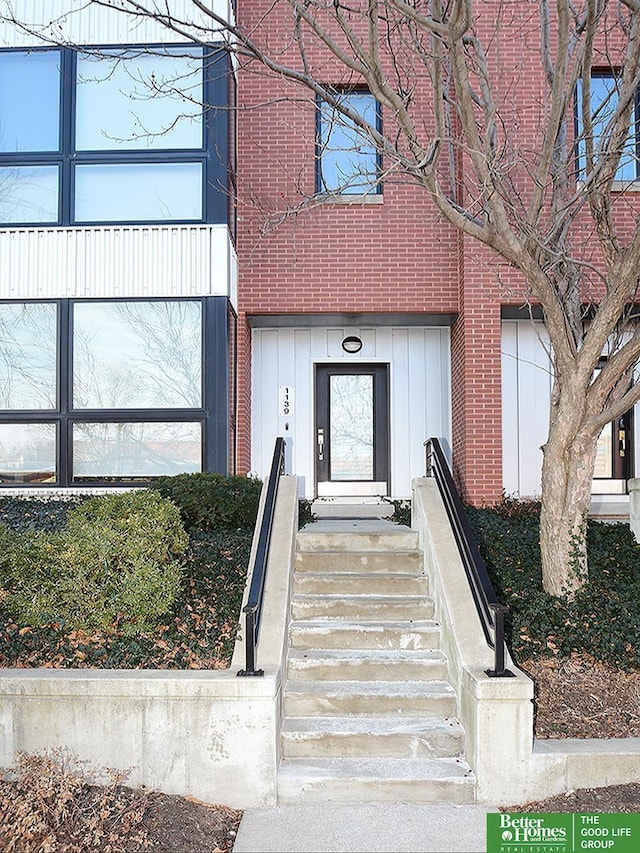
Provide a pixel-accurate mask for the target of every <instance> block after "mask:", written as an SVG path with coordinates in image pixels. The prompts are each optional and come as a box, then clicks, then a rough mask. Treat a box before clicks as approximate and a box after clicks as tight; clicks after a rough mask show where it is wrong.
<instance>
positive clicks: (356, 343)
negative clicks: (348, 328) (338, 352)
mask: <svg viewBox="0 0 640 853" xmlns="http://www.w3.org/2000/svg"><path fill="white" fill-rule="evenodd" d="M342 349H343V350H344V351H345V352H348V353H351V354H353V353H356V352H360V350H361V349H362V341H361V340H360V338H358V337H356V335H347V337H346V338H345V339H344V340H343V341H342Z"/></svg>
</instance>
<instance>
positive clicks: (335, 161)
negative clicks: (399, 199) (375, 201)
mask: <svg viewBox="0 0 640 853" xmlns="http://www.w3.org/2000/svg"><path fill="white" fill-rule="evenodd" d="M336 97H337V98H338V100H339V102H340V104H341V105H342V106H344V107H345V108H347V109H349V110H351V111H352V112H353V113H355V114H357V115H359V116H361V117H362V118H363V119H364V120H365V121H366V122H367V123H368V124H370V125H371V126H372V127H374V128H377V129H380V126H381V124H380V123H381V117H380V105H379V104H378V103H377V101H376V100H375V98H374V97H373V95H371V94H370V93H369V92H362V91H347V92H339V93H338V94H337V96H336ZM316 191H317V192H319V193H337V194H340V195H365V194H378V193H381V192H382V186H381V184H380V157H379V155H378V152H377V150H376V147H375V145H374V144H373V143H372V141H371V139H370V138H369V137H368V136H367V135H366V133H365V131H364V130H362V129H361V128H360V127H359V126H358V125H357V124H356V122H355V121H354V120H353V119H352V118H350V117H349V116H346V115H343V114H342V113H341V112H340V111H339V110H338V109H336V108H335V107H333V106H330V105H329V104H327V103H325V102H324V101H318V105H317V133H316Z"/></svg>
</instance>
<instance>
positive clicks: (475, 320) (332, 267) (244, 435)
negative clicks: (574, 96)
mask: <svg viewBox="0 0 640 853" xmlns="http://www.w3.org/2000/svg"><path fill="white" fill-rule="evenodd" d="M481 5H482V10H483V12H486V14H487V17H486V20H487V21H490V23H491V26H495V27H497V26H498V25H497V24H496V23H495V22H496V17H495V15H493V16H492V15H490V14H489V12H490V11H491V10H490V9H489V7H493V6H494V5H496V4H492V3H485V4H481ZM528 5H529V4H509V6H510V8H511V9H512V10H513V8H514V7H515V8H516V14H517V15H519V16H520V17H524V18H526V14H525V7H526V6H528ZM239 6H240V10H239V13H240V17H241V19H242V20H243V21H247V20H248V19H249V17H250V16H251V18H252V19H253V20H258V15H259V14H260V13H261V12H265V11H267V10H271V11H268V12H267V14H266V17H265V18H264V19H263V22H262V24H261V29H260V35H261V37H262V38H263V40H264V42H265V43H268V44H269V45H270V46H271V48H272V49H274V48H276V45H277V43H278V42H281V43H282V44H285V43H286V41H287V33H288V29H287V24H286V17H283V15H285V16H286V10H287V8H289V7H288V4H286V3H284V4H279V3H276V4H272V3H271V2H269V3H262V2H252V3H249V4H242V3H241V4H239ZM285 7H286V8H285ZM522 26H523V21H522V20H520V21H518V20H515V19H514V18H513V17H512V18H511V19H510V21H509V22H508V24H505V25H504V28H501V29H499V35H500V38H501V39H502V41H501V44H500V49H501V50H503V53H502V54H501V60H502V62H503V63H504V69H505V92H506V95H505V97H510V98H512V99H513V110H514V115H515V114H516V112H517V114H518V115H521V114H522V116H523V118H524V122H523V126H521V127H520V128H519V131H523V132H524V133H525V134H533V135H534V136H535V132H536V128H537V127H539V124H537V123H539V119H540V114H539V113H540V105H539V102H537V106H536V101H535V100H534V99H532V101H531V102H530V107H531V108H530V109H528V111H525V112H524V113H522V111H521V110H520V105H521V104H522V101H523V99H525V100H526V98H527V96H531V95H532V94H533V92H534V90H535V89H536V88H537V86H538V85H539V83H538V81H537V80H536V79H535V77H533V76H532V75H529V76H527V75H526V74H524V72H523V70H522V64H523V43H522V37H523V36H522V32H521V31H520V28H521V27H522ZM501 27H502V25H501ZM497 31H498V30H497ZM515 31H517V32H518V35H517V37H516V38H514V37H513V33H514V32H515ZM534 48H535V44H529V53H530V54H531V55H532V56H533V55H534V54H535V50H534ZM283 56H284V58H285V59H287V58H288V59H289V61H293V56H294V54H293V53H292V51H291V50H290V51H289V54H286V53H285V54H283ZM323 62H324V65H323V69H324V71H325V73H326V80H327V81H331V80H332V77H335V80H336V82H337V81H339V80H340V79H342V78H343V75H344V71H343V70H342V69H339V68H337V67H336V66H335V65H333V66H332V64H331V62H330V61H329V60H327V59H326V58H325V59H324V60H323ZM536 62H537V67H538V69H539V65H540V63H539V58H537V56H536ZM516 66H519V72H518V80H517V84H518V88H517V91H516V90H515V89H513V83H514V78H512V77H510V76H509V75H510V73H511V72H512V70H513V68H514V67H516ZM523 80H524V81H525V82H524V84H523ZM238 102H239V107H240V113H239V120H238V161H239V168H238V173H239V178H240V181H239V208H238V209H239V235H238V253H239V258H240V270H239V293H240V306H241V316H240V330H239V359H240V363H239V380H240V389H239V398H240V407H239V413H238V427H239V432H238V443H239V466H240V468H241V469H242V470H246V469H248V468H250V467H251V464H250V448H249V443H250V429H251V414H250V405H249V403H248V400H249V398H250V394H251V389H250V387H249V383H250V349H249V337H250V331H249V329H248V327H247V325H246V323H245V318H246V317H247V316H251V315H265V314H287V313H290V314H308V313H312V314H322V313H335V312H341V313H356V314H358V313H365V312H366V313H379V314H383V313H385V312H396V313H427V314H432V315H433V314H442V315H450V316H451V315H453V316H455V318H456V319H455V322H454V324H453V326H452V329H451V392H452V393H451V415H452V450H453V459H454V469H455V473H456V477H457V479H458V481H459V483H460V485H461V487H462V490H463V494H464V497H465V499H466V500H468V501H471V502H476V503H482V502H493V501H496V500H498V499H499V498H500V496H501V494H502V482H503V479H502V426H501V339H500V321H501V315H500V308H501V302H517V301H518V300H517V298H516V296H515V295H514V294H513V293H511V292H509V291H508V290H506V285H505V282H507V283H509V282H510V279H511V275H510V273H509V271H508V270H505V267H504V265H502V264H500V263H499V259H497V258H495V256H494V257H492V256H491V253H490V252H489V251H488V250H487V249H485V248H484V247H483V246H481V245H480V244H479V243H477V241H474V240H473V239H471V238H469V237H462V236H461V235H460V234H459V233H458V232H457V231H456V230H455V229H454V228H453V227H452V226H451V225H450V224H448V223H447V222H446V221H445V220H444V219H443V218H442V217H441V216H440V215H439V214H438V212H437V211H436V209H435V207H434V206H433V205H432V204H431V203H430V200H429V198H428V196H427V194H426V192H425V190H424V188H422V187H420V186H417V185H416V184H414V183H411V182H410V181H409V180H408V179H407V178H406V177H405V176H403V175H402V174H399V173H395V172H392V173H391V174H389V175H388V176H387V177H386V179H385V181H384V191H383V194H382V196H377V197H372V198H371V199H369V200H367V201H365V202H360V203H358V202H352V203H326V202H325V203H323V202H314V201H313V193H314V133H315V103H314V97H313V95H311V94H310V93H309V92H307V91H306V90H304V89H303V88H301V87H299V86H295V85H293V84H289V83H286V82H284V81H283V80H282V79H280V78H278V77H274V76H273V75H270V74H268V73H266V72H264V71H260V72H259V71H258V70H257V69H256V68H255V67H252V68H251V69H250V70H245V71H242V70H241V71H240V74H239V92H238ZM429 115H430V112H429V107H428V101H427V102H426V106H425V116H426V117H428V116H429ZM384 119H385V117H384V112H383V122H384ZM425 120H427V118H425ZM463 168H464V167H463ZM383 169H384V165H383ZM309 199H311V201H309Z"/></svg>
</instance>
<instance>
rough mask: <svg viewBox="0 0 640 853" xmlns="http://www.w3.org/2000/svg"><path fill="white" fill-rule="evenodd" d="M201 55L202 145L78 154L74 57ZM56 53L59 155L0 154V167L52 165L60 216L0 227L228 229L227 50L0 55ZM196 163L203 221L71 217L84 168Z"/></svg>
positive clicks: (155, 47) (64, 50) (92, 49)
mask: <svg viewBox="0 0 640 853" xmlns="http://www.w3.org/2000/svg"><path fill="white" fill-rule="evenodd" d="M130 50H135V51H149V52H154V51H157V52H160V51H163V50H171V51H173V50H178V51H179V50H189V51H193V50H202V63H203V101H204V104H203V120H202V134H203V138H202V146H201V148H199V149H196V148H193V149H191V148H183V149H180V148H178V149H175V148H174V149H148V150H140V149H129V150H126V151H125V150H123V151H114V150H108V149H107V150H103V151H76V150H75V148H74V140H75V118H76V116H75V107H76V97H75V91H76V71H77V56H78V54H82V53H83V51H86V52H88V53H92V54H99V52H100V51H122V52H127V51H130ZM39 51H49V52H57V53H59V55H60V90H59V97H60V103H59V122H60V126H59V147H58V150H57V151H16V152H0V167H3V166H4V167H6V166H15V167H20V166H24V167H31V166H56V167H57V168H58V172H59V182H58V217H57V220H56V221H53V220H38V219H34V220H29V221H15V222H14V221H12V222H4V221H0V228H26V227H43V228H55V227H70V226H78V227H91V226H94V225H96V226H97V225H101V226H113V225H139V226H151V225H178V224H189V225H194V224H221V223H224V224H229V223H230V222H231V212H232V209H233V208H232V202H233V198H232V197H233V194H234V180H233V166H232V164H231V162H230V157H231V155H232V147H231V146H232V140H231V139H230V133H231V120H230V112H231V108H230V104H231V102H232V100H233V87H234V85H235V84H234V75H233V70H232V66H231V61H230V56H229V52H228V50H227V48H226V47H225V46H224V45H221V44H211V45H193V44H191V43H184V44H174V43H171V44H160V43H154V44H145V45H131V44H121V45H98V46H96V45H91V46H86V48H85V47H74V48H70V47H60V46H55V47H54V46H47V47H37V48H24V47H11V48H1V49H0V54H6V53H27V54H30V53H35V52H39ZM128 163H130V164H139V163H143V164H144V163H149V164H154V163H155V164H160V163H199V164H201V165H202V187H201V192H202V216H201V217H200V218H197V219H142V220H141V219H133V218H128V219H127V218H123V219H118V220H114V219H95V220H93V219H92V220H81V221H77V220H76V218H75V215H74V206H75V205H74V202H75V172H76V167H77V166H83V165H96V164H97V165H101V164H102V165H118V164H128Z"/></svg>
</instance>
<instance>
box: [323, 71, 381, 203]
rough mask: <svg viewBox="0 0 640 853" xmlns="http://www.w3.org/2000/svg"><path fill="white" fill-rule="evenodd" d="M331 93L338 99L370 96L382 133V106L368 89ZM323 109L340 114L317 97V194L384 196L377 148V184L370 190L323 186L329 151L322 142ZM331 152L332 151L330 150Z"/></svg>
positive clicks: (379, 129)
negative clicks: (325, 164) (324, 169)
mask: <svg viewBox="0 0 640 853" xmlns="http://www.w3.org/2000/svg"><path fill="white" fill-rule="evenodd" d="M331 93H332V94H333V95H335V96H336V97H337V98H340V97H344V96H348V95H369V97H370V98H371V99H372V101H373V104H374V105H375V110H376V130H377V131H378V132H379V133H382V105H381V103H380V101H378V100H377V99H376V97H375V96H374V94H373V93H372V92H371V91H370V90H369V89H367V88H366V87H361V86H360V87H354V86H348V87H344V86H336V87H332V89H331ZM323 107H328V108H329V109H331V110H333V111H334V112H338V113H340V111H339V110H336V108H335V107H334V106H333V105H332V104H331V103H329V102H328V101H327V100H325V99H324V98H322V97H321V96H320V95H316V113H315V156H314V160H315V170H314V171H315V175H314V181H315V194H316V195H318V196H325V197H328V198H331V197H334V198H346V199H353V200H357V199H358V198H361V197H364V196H381V195H382V194H383V186H382V153H381V151H380V150H379V149H378V148H377V147H376V150H375V152H374V156H375V169H376V176H377V177H376V180H375V183H372V185H371V186H370V187H369V188H363V189H362V191H360V192H349V191H348V189H347V188H348V186H349V184H346V185H345V189H344V190H341V189H326V188H325V187H324V186H323V179H322V155H323V151H325V150H327V146H326V145H325V144H323V140H322V109H323ZM328 150H331V149H328Z"/></svg>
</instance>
